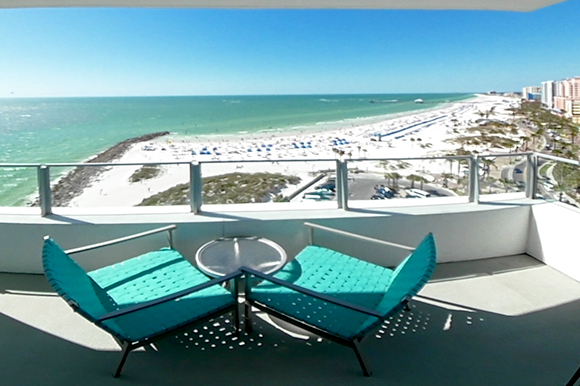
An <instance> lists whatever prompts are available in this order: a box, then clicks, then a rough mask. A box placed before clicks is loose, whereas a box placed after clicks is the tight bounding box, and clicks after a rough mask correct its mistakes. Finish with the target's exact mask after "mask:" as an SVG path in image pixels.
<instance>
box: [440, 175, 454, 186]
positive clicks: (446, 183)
mask: <svg viewBox="0 0 580 386" xmlns="http://www.w3.org/2000/svg"><path fill="white" fill-rule="evenodd" d="M441 178H443V186H444V187H447V185H448V183H449V180H450V179H452V178H453V174H451V173H443V174H441Z"/></svg>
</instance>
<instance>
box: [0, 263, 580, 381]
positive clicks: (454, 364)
mask: <svg viewBox="0 0 580 386" xmlns="http://www.w3.org/2000/svg"><path fill="white" fill-rule="evenodd" d="M0 291H1V294H0V313H1V315H0V348H1V349H0V377H1V381H0V383H1V384H3V385H75V384H83V385H122V384H127V385H184V384H199V385H222V384H223V385H225V384H231V383H232V382H235V383H237V382H241V383H244V384H251V385H322V384H348V385H359V384H360V385H367V386H368V385H405V386H407V385H408V386H411V385H413V386H415V385H446V386H448V385H472V386H475V385H481V386H483V385H485V386H488V385H510V386H512V385H526V386H530V385H538V386H548V385H549V386H553V385H565V384H566V382H567V381H568V379H569V378H570V377H571V376H572V374H573V373H574V371H575V370H576V368H577V366H578V365H580V329H579V328H578V324H579V321H580V283H578V282H577V281H575V280H573V279H571V278H569V277H568V276H566V275H564V274H562V273H560V272H558V271H556V270H554V269H552V268H550V267H548V266H546V265H544V264H542V263H540V262H538V261H537V260H535V259H533V258H531V257H529V256H527V255H517V256H509V257H501V258H494V259H486V260H476V261H471V262H461V263H447V264H440V265H438V267H437V270H436V272H435V275H434V278H433V279H432V281H431V282H429V284H428V285H427V286H426V287H425V288H424V289H423V291H422V292H421V293H420V296H418V297H416V298H415V300H414V301H413V302H412V307H411V312H410V313H404V314H402V315H400V316H398V317H395V318H393V319H392V320H390V321H388V322H385V324H384V325H383V327H382V328H381V329H380V330H377V331H376V333H374V334H372V335H371V336H369V337H368V338H367V340H366V341H365V342H364V343H363V349H364V350H365V352H366V353H367V355H368V357H369V362H370V365H371V367H372V369H373V372H374V373H373V376H372V377H371V378H365V377H363V376H362V372H361V370H360V368H359V366H358V362H357V360H356V358H355V355H354V353H353V352H352V351H351V350H350V349H348V348H346V347H342V346H340V345H337V344H335V343H332V342H329V341H327V340H322V339H319V338H316V337H310V338H308V339H305V338H306V336H301V337H296V336H294V337H293V336H291V335H290V334H288V333H287V332H284V331H282V330H280V329H279V328H276V327H275V326H273V325H270V324H268V323H267V322H266V321H264V320H262V319H261V318H255V320H254V323H255V326H254V332H253V333H252V334H250V335H244V334H243V335H242V336H240V338H239V339H235V338H234V337H233V335H232V334H231V322H230V317H229V315H225V316H224V317H221V318H218V319H216V320H214V321H212V322H208V323H206V324H204V325H201V326H198V327H196V328H195V329H192V330H191V331H190V332H188V333H187V335H185V334H181V335H179V336H176V337H174V338H168V339H166V340H163V341H159V342H158V343H157V344H156V346H155V349H153V348H151V349H147V350H142V351H137V352H133V353H132V354H130V355H129V358H128V361H127V364H126V365H125V368H124V370H123V374H122V375H121V378H119V379H114V378H112V377H111V375H110V374H111V372H112V370H113V368H114V366H116V364H117V362H118V360H119V359H120V352H119V348H118V346H117V345H116V344H115V342H114V341H113V339H112V338H111V337H110V336H109V335H108V334H106V333H104V332H102V331H101V330H100V329H98V328H97V327H94V326H93V325H91V324H90V323H88V322H86V321H85V320H84V319H83V318H81V317H80V316H78V315H76V314H74V313H73V312H72V311H71V310H70V308H69V307H68V306H67V305H66V304H65V303H64V301H62V300H61V299H60V298H59V297H58V296H56V294H55V293H54V292H53V291H52V290H51V288H50V286H49V285H48V284H47V283H46V280H45V278H44V277H43V276H41V275H22V274H0ZM295 332H296V331H295ZM294 335H295V334H294Z"/></svg>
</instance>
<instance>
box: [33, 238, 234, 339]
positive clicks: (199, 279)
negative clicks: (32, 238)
mask: <svg viewBox="0 0 580 386" xmlns="http://www.w3.org/2000/svg"><path fill="white" fill-rule="evenodd" d="M43 254H44V256H45V258H44V268H45V273H46V276H47V278H48V280H49V282H50V283H51V284H52V285H53V287H54V288H55V289H56V290H57V292H58V293H59V295H61V296H62V297H63V298H64V299H65V300H67V301H68V302H69V303H71V302H72V303H73V304H74V305H75V308H76V309H77V312H79V313H80V314H82V315H83V316H85V317H86V318H87V319H89V320H90V321H92V322H93V323H95V324H97V325H99V326H100V327H102V328H103V329H105V330H106V331H108V332H109V333H111V334H112V335H114V336H116V337H117V338H119V339H121V340H122V341H129V342H135V341H141V340H144V339H151V338H154V337H156V336H158V335H161V334H163V333H165V332H167V331H172V330H175V329H176V328H179V327H180V326H185V325H188V324H191V322H192V321H195V320H198V319H200V318H202V317H204V316H205V315H208V314H212V313H215V312H216V311H219V310H221V309H224V310H225V309H227V308H228V307H231V306H233V305H234V304H235V300H234V298H233V297H232V294H231V293H230V292H229V291H227V290H226V289H224V288H223V287H221V286H218V285H215V286H212V287H209V288H206V289H204V290H201V291H198V292H194V293H191V294H189V295H186V296H184V297H181V298H179V299H176V300H172V301H169V302H165V303H161V304H158V305H155V306H153V307H150V308H146V309H143V310H140V311H136V312H133V313H130V314H126V315H123V316H119V317H116V318H113V319H109V320H105V321H103V322H99V321H97V319H98V318H99V317H100V316H102V315H104V314H106V313H108V312H111V311H115V310H118V309H123V308H126V307H129V306H133V305H136V304H141V303H144V302H146V301H149V300H154V299H158V298H161V297H163V296H166V295H170V294H173V293H176V292H179V291H181V290H185V289H188V288H191V287H194V286H196V285H199V284H203V283H206V282H208V281H210V279H209V278H208V277H207V276H205V275H204V274H203V273H201V272H200V271H199V270H198V269H197V268H195V267H194V266H193V265H191V264H190V263H189V262H188V261H187V260H185V259H184V258H183V256H181V254H180V253H179V252H177V251H175V250H172V249H168V248H163V249H161V250H158V251H154V252H149V253H147V254H144V255H141V256H138V257H134V258H132V259H129V260H126V261H123V262H122V263H118V264H114V265H111V266H108V267H105V268H101V269H98V270H95V271H92V272H90V273H88V274H87V273H86V272H85V271H84V270H83V269H82V268H81V267H80V266H78V265H77V263H76V262H75V261H74V260H72V259H71V258H70V257H69V256H68V255H67V254H66V253H65V252H64V251H63V250H62V249H61V248H60V247H59V246H58V245H57V244H56V243H55V242H54V241H53V240H50V239H49V240H46V241H45V245H44V249H43Z"/></svg>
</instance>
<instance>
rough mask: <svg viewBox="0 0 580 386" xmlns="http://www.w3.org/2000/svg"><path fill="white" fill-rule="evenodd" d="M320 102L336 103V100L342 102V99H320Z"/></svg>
mask: <svg viewBox="0 0 580 386" xmlns="http://www.w3.org/2000/svg"><path fill="white" fill-rule="evenodd" d="M319 101H320V102H330V103H334V102H340V100H338V99H324V98H322V99H319Z"/></svg>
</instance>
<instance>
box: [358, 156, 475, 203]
mask: <svg viewBox="0 0 580 386" xmlns="http://www.w3.org/2000/svg"><path fill="white" fill-rule="evenodd" d="M348 176H349V183H348V186H349V201H350V200H354V201H357V200H393V199H428V198H434V197H458V196H463V197H465V196H467V195H468V194H469V162H468V159H467V158H466V159H443V158H430V159H423V160H414V159H397V160H383V161H375V160H368V161H366V160H365V161H348Z"/></svg>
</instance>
